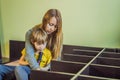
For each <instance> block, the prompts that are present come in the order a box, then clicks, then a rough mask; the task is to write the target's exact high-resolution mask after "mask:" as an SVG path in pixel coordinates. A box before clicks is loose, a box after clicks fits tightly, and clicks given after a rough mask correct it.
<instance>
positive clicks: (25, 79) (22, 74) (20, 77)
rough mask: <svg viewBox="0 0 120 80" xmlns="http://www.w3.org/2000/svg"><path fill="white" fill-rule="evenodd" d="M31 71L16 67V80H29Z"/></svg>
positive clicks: (27, 68)
mask: <svg viewBox="0 0 120 80" xmlns="http://www.w3.org/2000/svg"><path fill="white" fill-rule="evenodd" d="M30 72H31V69H30V67H29V66H17V67H16V68H15V76H16V79H17V80H29V75H30Z"/></svg>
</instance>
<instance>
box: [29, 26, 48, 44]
mask: <svg viewBox="0 0 120 80" xmlns="http://www.w3.org/2000/svg"><path fill="white" fill-rule="evenodd" d="M30 41H31V43H34V42H37V43H38V44H44V43H46V41H47V33H46V32H45V31H44V30H43V29H41V28H33V30H32V33H31V35H30Z"/></svg>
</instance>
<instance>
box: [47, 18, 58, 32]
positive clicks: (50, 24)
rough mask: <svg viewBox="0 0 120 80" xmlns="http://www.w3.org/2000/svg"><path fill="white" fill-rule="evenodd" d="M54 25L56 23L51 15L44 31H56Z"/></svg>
mask: <svg viewBox="0 0 120 80" xmlns="http://www.w3.org/2000/svg"><path fill="white" fill-rule="evenodd" d="M56 25H57V20H56V18H55V17H52V18H51V19H50V21H49V22H48V23H47V25H46V27H45V31H46V32H47V34H51V33H53V32H54V31H56V29H57V27H56Z"/></svg>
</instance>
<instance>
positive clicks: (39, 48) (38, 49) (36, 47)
mask: <svg viewBox="0 0 120 80" xmlns="http://www.w3.org/2000/svg"><path fill="white" fill-rule="evenodd" d="M33 44H34V46H35V49H36V50H37V51H39V52H41V51H43V49H44V48H45V47H46V44H38V43H37V42H34V43H33Z"/></svg>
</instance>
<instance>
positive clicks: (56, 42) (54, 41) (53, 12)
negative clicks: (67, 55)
mask: <svg viewBox="0 0 120 80" xmlns="http://www.w3.org/2000/svg"><path fill="white" fill-rule="evenodd" d="M52 17H55V18H56V20H57V25H56V28H57V29H56V31H54V32H53V33H51V34H49V35H48V40H47V48H48V49H50V50H51V52H52V57H53V59H57V58H58V57H60V56H61V50H62V49H61V48H62V43H63V33H62V17H61V13H60V11H59V10H57V9H49V10H48V11H47V12H46V13H45V15H44V17H43V20H42V24H39V25H36V26H35V27H39V28H43V29H44V30H45V27H46V25H47V23H48V22H49V20H50V19H51V18H52Z"/></svg>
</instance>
